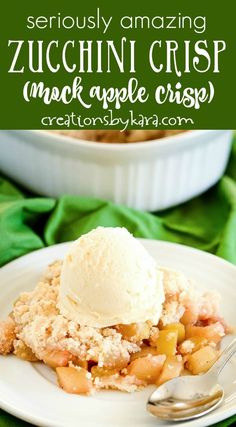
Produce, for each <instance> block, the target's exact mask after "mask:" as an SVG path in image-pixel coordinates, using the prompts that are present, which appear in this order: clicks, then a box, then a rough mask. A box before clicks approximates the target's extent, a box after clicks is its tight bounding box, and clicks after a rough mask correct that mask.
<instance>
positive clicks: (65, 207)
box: [0, 139, 236, 427]
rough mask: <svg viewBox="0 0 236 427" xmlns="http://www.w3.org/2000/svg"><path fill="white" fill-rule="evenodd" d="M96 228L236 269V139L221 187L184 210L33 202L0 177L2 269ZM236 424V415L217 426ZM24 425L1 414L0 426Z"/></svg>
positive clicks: (66, 200)
mask: <svg viewBox="0 0 236 427" xmlns="http://www.w3.org/2000/svg"><path fill="white" fill-rule="evenodd" d="M212 161H214V160H212ZM199 173H201V171H199ZM98 225H103V226H125V227H126V228H127V229H128V230H129V231H131V232H132V233H133V234H134V236H136V237H145V238H150V239H159V240H168V241H171V242H177V243H183V244H186V245H189V246H193V247H196V248H199V249H202V250H205V251H208V252H211V253H215V254H217V255H218V256H220V257H222V258H225V259H226V260H228V261H230V262H232V263H234V264H236V139H235V141H234V144H233V148H232V153H231V158H230V162H229V165H228V168H227V171H226V173H225V175H224V177H223V178H222V179H221V180H220V181H219V183H218V184H217V185H215V186H214V187H213V188H211V189H210V190H209V191H207V192H206V193H205V194H203V195H202V196H200V197H197V198H195V199H193V200H191V201H189V202H187V203H185V204H183V205H181V206H178V207H175V208H172V209H168V210H166V211H164V212H159V213H154V214H150V213H147V212H140V211H136V210H134V209H129V208H127V207H125V206H117V205H114V204H113V203H110V202H107V201H104V200H99V199H92V198H85V197H76V196H68V195H66V196H62V197H60V198H59V199H58V200H54V199H50V198H43V197H35V196H33V195H31V194H29V193H27V192H26V191H24V190H21V189H19V187H17V186H16V185H14V184H13V183H10V182H9V181H8V180H7V179H6V178H4V177H2V178H1V177H0V266H3V265H4V264H6V263H7V262H9V261H11V260H13V259H15V258H17V257H19V256H21V255H24V254H26V253H29V252H31V251H33V250H35V249H39V248H43V247H44V246H47V245H53V244H55V243H60V242H65V241H68V240H73V239H75V238H77V237H79V236H80V235H81V234H84V233H86V232H88V231H89V230H91V229H92V228H94V227H97V226H98ZM234 422H236V416H234V417H232V418H230V419H228V420H225V421H223V422H221V423H219V424H217V425H220V426H221V427H223V426H224V427H226V426H230V425H232V424H233V423H234ZM26 425H28V426H29V424H27V423H24V422H22V421H19V420H17V419H16V418H14V417H12V416H10V415H8V414H6V413H5V412H3V411H0V427H21V426H22V427H23V426H26Z"/></svg>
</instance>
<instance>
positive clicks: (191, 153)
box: [0, 130, 232, 211]
mask: <svg viewBox="0 0 236 427" xmlns="http://www.w3.org/2000/svg"><path fill="white" fill-rule="evenodd" d="M231 140H232V131H230V130H202V131H190V132H186V133H183V134H178V135H175V136H173V137H168V138H163V139H159V140H155V141H148V142H140V143H134V144H106V143H96V142H87V141H82V140H76V139H73V138H70V137H66V136H64V135H63V136H62V135H58V134H51V133H48V132H45V131H32V130H26V131H23V130H9V131H0V170H1V171H2V172H3V173H5V174H7V176H9V177H11V178H13V179H15V180H16V181H17V182H19V183H21V184H23V185H24V186H25V187H27V188H28V189H30V190H32V191H34V192H36V193H38V194H41V195H45V196H52V197H57V196H60V195H62V194H65V193H66V194H77V195H80V196H93V197H99V198H103V199H107V200H111V201H113V202H116V203H122V204H125V205H128V206H130V207H133V208H137V209H144V210H149V211H154V210H159V209H164V208H168V207H171V206H174V205H177V204H179V203H181V202H184V201H186V200H189V199H191V198H192V197H194V196H196V195H198V194H200V193H202V192H203V191H205V190H206V189H208V188H209V187H211V186H212V185H213V184H215V183H216V182H217V180H218V179H219V178H220V177H221V176H222V174H223V172H224V170H225V166H226V164H227V160H228V157H229V153H230V147H231Z"/></svg>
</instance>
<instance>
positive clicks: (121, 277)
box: [58, 227, 164, 327]
mask: <svg viewBox="0 0 236 427" xmlns="http://www.w3.org/2000/svg"><path fill="white" fill-rule="evenodd" d="M163 302H164V290H163V280H162V273H161V272H160V271H159V270H158V269H157V265H156V262H155V260H154V259H153V258H152V257H151V256H150V255H149V253H148V252H147V251H146V249H145V248H144V247H143V245H142V244H141V243H140V242H139V241H138V240H136V239H135V238H134V237H133V236H132V235H131V234H130V233H129V232H128V231H127V230H126V229H125V228H118V227H117V228H111V227H107V228H104V227H98V228H96V229H95V230H93V231H91V232H89V233H88V234H85V235H83V236H82V237H80V238H79V239H78V240H76V241H75V242H74V243H73V244H72V245H71V247H70V249H69V251H68V253H67V255H66V257H65V260H64V262H63V266H62V273H61V282H60V290H59V302H58V306H59V310H60V312H61V313H62V314H63V315H64V316H65V317H67V318H68V319H70V320H74V321H76V322H78V323H79V324H81V325H88V326H93V327H106V326H112V325H116V324H119V323H123V324H129V323H135V322H145V321H147V320H150V321H151V322H153V324H157V323H158V320H159V318H160V316H161V311H162V303H163Z"/></svg>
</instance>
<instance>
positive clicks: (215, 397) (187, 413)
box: [147, 338, 236, 421]
mask: <svg viewBox="0 0 236 427" xmlns="http://www.w3.org/2000/svg"><path fill="white" fill-rule="evenodd" d="M235 353H236V338H235V339H234V340H233V341H232V342H231V343H230V344H229V345H228V347H226V349H225V350H224V351H223V352H222V354H221V355H220V357H219V358H218V360H217V361H216V362H215V364H214V365H213V366H212V368H211V369H210V370H209V371H208V372H207V373H206V374H203V375H196V376H191V375H187V376H182V377H178V378H174V379H173V380H170V381H167V382H166V383H165V384H162V385H161V386H160V387H158V388H157V389H156V390H155V391H154V392H153V393H152V394H151V396H150V397H149V399H148V402H147V410H148V411H149V412H150V413H151V414H152V415H155V416H156V417H158V418H161V419H163V420H169V421H181V420H182V421H183V420H189V419H191V418H198V417H201V416H203V415H205V414H208V413H209V412H211V411H213V409H215V408H217V407H218V406H219V405H220V404H221V403H222V401H223V399H224V390H223V388H222V387H221V386H220V385H219V384H218V383H217V379H218V376H219V374H220V372H221V371H222V369H223V368H224V367H225V365H226V363H227V362H228V361H229V359H231V357H232V356H233V355H234V354H235Z"/></svg>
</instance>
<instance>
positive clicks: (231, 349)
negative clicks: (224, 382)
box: [210, 338, 236, 376]
mask: <svg viewBox="0 0 236 427" xmlns="http://www.w3.org/2000/svg"><path fill="white" fill-rule="evenodd" d="M235 353H236V338H235V339H234V340H233V341H231V343H230V344H229V345H228V346H227V347H226V348H225V349H224V351H223V352H222V353H221V355H220V357H219V359H218V360H217V361H216V363H215V364H214V365H213V367H212V368H211V369H210V371H211V373H213V372H214V374H216V375H217V376H218V375H219V374H220V373H221V371H222V369H223V368H224V367H225V365H226V363H227V362H228V361H229V360H230V359H231V357H232V356H233V355H234V354H235Z"/></svg>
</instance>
